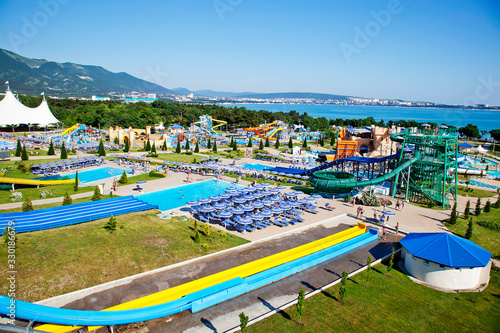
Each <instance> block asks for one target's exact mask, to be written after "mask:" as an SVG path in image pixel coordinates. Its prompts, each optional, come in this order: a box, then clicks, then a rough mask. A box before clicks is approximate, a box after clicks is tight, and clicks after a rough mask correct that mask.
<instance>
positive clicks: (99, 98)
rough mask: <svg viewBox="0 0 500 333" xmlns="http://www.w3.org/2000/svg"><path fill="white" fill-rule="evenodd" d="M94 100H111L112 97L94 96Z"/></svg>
mask: <svg viewBox="0 0 500 333" xmlns="http://www.w3.org/2000/svg"><path fill="white" fill-rule="evenodd" d="M92 100H93V101H101V102H104V101H110V100H111V97H100V96H92Z"/></svg>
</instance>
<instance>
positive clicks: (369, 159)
mask: <svg viewBox="0 0 500 333" xmlns="http://www.w3.org/2000/svg"><path fill="white" fill-rule="evenodd" d="M398 157H399V153H396V154H394V155H389V156H385V157H381V158H375V157H358V156H351V157H346V158H339V159H337V160H334V161H331V162H328V163H324V164H321V165H318V166H317V167H314V168H311V169H307V170H304V172H303V173H301V174H311V173H314V172H316V171H321V170H324V169H328V168H331V167H333V166H335V165H337V164H339V163H342V162H360V161H361V160H362V161H363V163H380V162H384V161H386V160H391V159H395V158H398Z"/></svg>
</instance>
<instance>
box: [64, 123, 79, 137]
mask: <svg viewBox="0 0 500 333" xmlns="http://www.w3.org/2000/svg"><path fill="white" fill-rule="evenodd" d="M78 126H79V125H78V124H75V125H73V126H71V127H70V128H68V129H67V130H65V131H64V132H62V133H61V135H69V134H71V133H73V131H74V130H76V129H77V128H78Z"/></svg>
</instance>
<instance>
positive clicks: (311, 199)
mask: <svg viewBox="0 0 500 333" xmlns="http://www.w3.org/2000/svg"><path fill="white" fill-rule="evenodd" d="M302 200H305V201H314V198H313V197H310V196H307V197H304V198H302Z"/></svg>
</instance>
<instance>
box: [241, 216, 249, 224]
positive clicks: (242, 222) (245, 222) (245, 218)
mask: <svg viewBox="0 0 500 333" xmlns="http://www.w3.org/2000/svg"><path fill="white" fill-rule="evenodd" d="M238 223H240V224H250V223H252V219H251V218H249V217H242V218H241V219H239V221H238Z"/></svg>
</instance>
